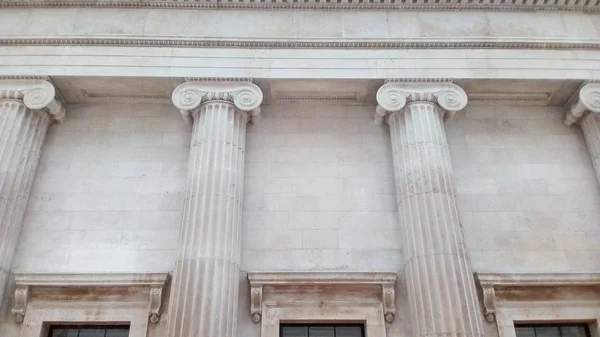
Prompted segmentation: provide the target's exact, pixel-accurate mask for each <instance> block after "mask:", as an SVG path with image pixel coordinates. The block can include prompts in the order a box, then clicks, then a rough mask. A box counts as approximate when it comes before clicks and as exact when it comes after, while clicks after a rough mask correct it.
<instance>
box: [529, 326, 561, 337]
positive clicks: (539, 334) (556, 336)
mask: <svg viewBox="0 0 600 337" xmlns="http://www.w3.org/2000/svg"><path fill="white" fill-rule="evenodd" d="M535 335H536V337H560V330H559V329H558V326H537V327H535Z"/></svg>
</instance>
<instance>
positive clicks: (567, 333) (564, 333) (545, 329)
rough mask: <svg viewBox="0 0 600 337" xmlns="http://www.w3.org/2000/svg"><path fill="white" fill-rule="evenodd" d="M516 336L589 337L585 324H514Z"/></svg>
mask: <svg viewBox="0 0 600 337" xmlns="http://www.w3.org/2000/svg"><path fill="white" fill-rule="evenodd" d="M515 332H516V334H517V337H590V328H589V327H588V326H587V325H586V324H536V325H525V324H520V325H517V324H515Z"/></svg>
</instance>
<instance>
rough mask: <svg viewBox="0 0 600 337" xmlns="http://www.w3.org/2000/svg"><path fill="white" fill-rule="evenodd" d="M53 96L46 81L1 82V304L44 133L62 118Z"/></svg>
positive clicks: (51, 89)
mask: <svg viewBox="0 0 600 337" xmlns="http://www.w3.org/2000/svg"><path fill="white" fill-rule="evenodd" d="M54 94H55V92H54V88H53V87H52V85H50V83H48V82H46V81H16V80H3V81H0V302H1V300H2V294H3V292H4V290H5V288H6V283H7V280H8V278H9V274H10V270H11V265H12V260H13V256H14V254H15V250H16V247H17V242H18V239H19V234H20V233H21V228H22V226H23V217H24V215H25V208H26V206H27V200H28V199H29V193H30V191H31V186H32V185H33V180H34V178H35V172H36V169H37V165H38V161H39V158H40V154H41V149H42V145H43V143H44V139H45V138H46V131H47V130H48V126H49V125H50V124H51V122H52V121H53V119H54V117H58V118H59V119H62V118H63V117H64V109H63V108H62V106H61V105H60V104H59V103H57V101H56V100H55V99H54ZM48 106H50V107H51V108H50V109H47V107H48ZM38 109H39V110H38Z"/></svg>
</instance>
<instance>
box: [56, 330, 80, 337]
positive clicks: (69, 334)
mask: <svg viewBox="0 0 600 337" xmlns="http://www.w3.org/2000/svg"><path fill="white" fill-rule="evenodd" d="M78 333H79V330H78V329H54V331H52V337H77V334H78Z"/></svg>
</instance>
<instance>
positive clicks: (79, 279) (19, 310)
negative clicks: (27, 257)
mask: <svg viewBox="0 0 600 337" xmlns="http://www.w3.org/2000/svg"><path fill="white" fill-rule="evenodd" d="M14 278H15V283H16V290H15V295H14V296H15V298H14V305H13V308H12V313H13V314H14V315H15V321H16V322H17V323H21V322H23V320H24V318H25V314H26V312H27V305H28V303H29V302H30V301H35V297H32V296H30V293H31V291H30V290H31V289H32V288H34V289H36V290H44V289H46V290H47V289H52V291H53V292H52V294H53V295H63V294H68V293H69V292H72V291H73V290H77V289H82V288H102V289H103V293H106V294H112V293H113V292H114V294H120V293H122V290H123V289H125V288H127V289H130V288H136V289H139V290H142V289H149V296H148V297H147V301H148V317H149V319H150V322H152V323H158V321H159V320H160V315H161V310H162V296H163V289H164V288H165V286H166V284H167V282H168V280H169V274H26V273H15V275H14ZM70 297H72V298H73V299H71V300H70V301H76V300H77V299H76V296H70ZM45 300H47V299H45Z"/></svg>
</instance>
